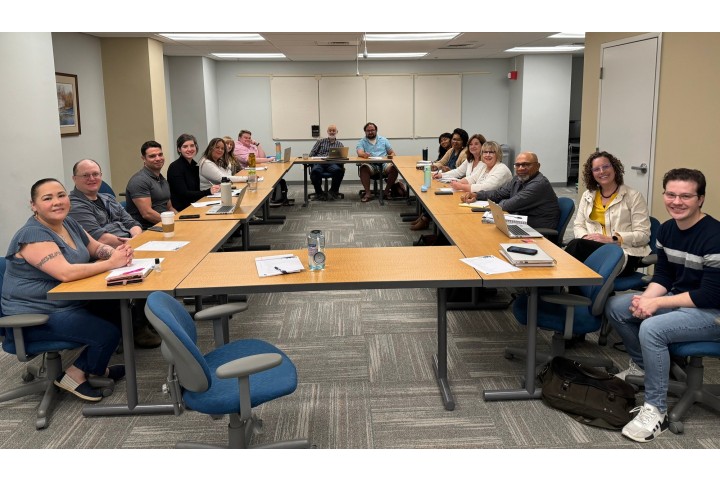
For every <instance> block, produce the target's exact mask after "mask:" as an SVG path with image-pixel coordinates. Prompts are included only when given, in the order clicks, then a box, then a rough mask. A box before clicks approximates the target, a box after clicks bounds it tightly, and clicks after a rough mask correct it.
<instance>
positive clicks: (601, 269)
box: [579, 243, 623, 316]
mask: <svg viewBox="0 0 720 480" xmlns="http://www.w3.org/2000/svg"><path fill="white" fill-rule="evenodd" d="M583 263H585V265H586V266H587V267H588V268H591V269H593V270H594V271H595V272H596V273H597V274H598V275H600V276H601V277H602V278H603V283H602V284H601V285H586V286H582V287H579V288H580V291H581V292H582V295H583V296H585V297H587V298H589V299H591V300H592V302H593V303H592V306H591V307H590V312H591V314H592V315H594V316H598V315H601V314H602V313H603V310H604V308H605V302H606V301H607V298H608V296H610V293H611V292H612V291H613V288H614V282H615V277H617V276H618V274H619V273H620V271H621V270H622V267H623V250H622V248H620V247H619V246H618V245H615V244H614V243H606V244H605V245H603V246H602V247H600V248H598V249H597V250H595V251H594V252H593V253H592V254H591V255H590V256H589V257H588V258H587V259H585V262H583Z"/></svg>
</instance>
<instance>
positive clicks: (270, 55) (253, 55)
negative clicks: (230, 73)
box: [210, 53, 285, 59]
mask: <svg viewBox="0 0 720 480" xmlns="http://www.w3.org/2000/svg"><path fill="white" fill-rule="evenodd" d="M210 55H212V56H214V57H218V58H252V59H259V58H285V55H284V54H282V53H211V54H210Z"/></svg>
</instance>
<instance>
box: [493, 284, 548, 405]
mask: <svg viewBox="0 0 720 480" xmlns="http://www.w3.org/2000/svg"><path fill="white" fill-rule="evenodd" d="M537 309H538V287H530V296H529V297H528V309H527V359H526V361H525V388H524V389H517V390H486V391H484V392H483V397H484V398H485V400H486V401H491V400H532V399H536V398H540V394H541V393H542V389H541V388H535V350H536V347H537V345H536V344H537Z"/></svg>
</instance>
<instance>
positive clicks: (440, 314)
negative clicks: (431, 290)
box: [433, 288, 455, 410]
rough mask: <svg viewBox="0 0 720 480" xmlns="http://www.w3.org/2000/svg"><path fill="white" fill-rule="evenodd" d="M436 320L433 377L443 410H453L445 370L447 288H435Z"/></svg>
mask: <svg viewBox="0 0 720 480" xmlns="http://www.w3.org/2000/svg"><path fill="white" fill-rule="evenodd" d="M437 302H438V310H437V322H438V331H437V337H438V350H437V354H435V355H433V368H434V369H435V378H436V379H437V382H438V386H439V387H440V395H441V396H442V401H443V405H445V410H455V399H454V398H453V394H452V392H451V391H450V382H449V381H448V372H447V305H446V303H447V290H446V289H444V288H438V289H437Z"/></svg>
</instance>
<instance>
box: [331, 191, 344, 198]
mask: <svg viewBox="0 0 720 480" xmlns="http://www.w3.org/2000/svg"><path fill="white" fill-rule="evenodd" d="M330 198H332V199H333V200H338V199H339V198H342V197H341V196H340V194H339V193H338V192H330Z"/></svg>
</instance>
